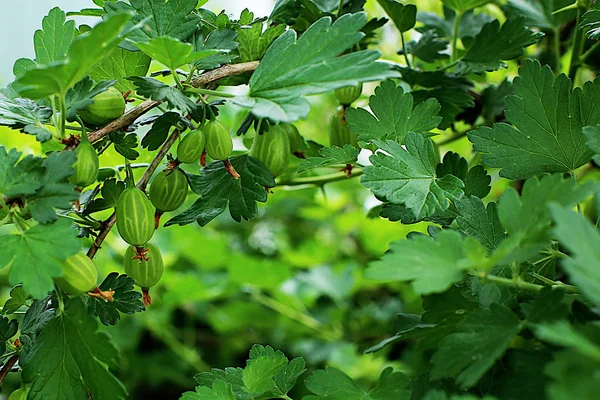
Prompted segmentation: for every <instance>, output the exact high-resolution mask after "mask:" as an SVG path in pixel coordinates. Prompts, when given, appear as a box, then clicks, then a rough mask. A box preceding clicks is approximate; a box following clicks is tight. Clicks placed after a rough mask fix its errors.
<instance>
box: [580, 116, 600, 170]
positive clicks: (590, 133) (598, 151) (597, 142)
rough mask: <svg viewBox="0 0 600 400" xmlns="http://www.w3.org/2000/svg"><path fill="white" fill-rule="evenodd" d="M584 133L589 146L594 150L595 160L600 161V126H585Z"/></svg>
mask: <svg viewBox="0 0 600 400" xmlns="http://www.w3.org/2000/svg"><path fill="white" fill-rule="evenodd" d="M583 135H584V136H585V139H586V144H587V146H588V147H589V149H590V150H591V151H592V152H594V162H596V163H598V162H600V126H599V125H595V126H584V127H583Z"/></svg>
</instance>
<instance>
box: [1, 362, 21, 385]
mask: <svg viewBox="0 0 600 400" xmlns="http://www.w3.org/2000/svg"><path fill="white" fill-rule="evenodd" d="M17 360H19V354H15V355H13V356H12V357H11V358H9V359H8V361H6V364H4V365H3V366H2V369H0V386H2V382H4V378H6V375H8V373H9V372H10V370H11V369H12V367H14V365H15V364H16V363H17Z"/></svg>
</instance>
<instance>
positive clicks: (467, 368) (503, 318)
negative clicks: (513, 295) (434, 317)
mask: <svg viewBox="0 0 600 400" xmlns="http://www.w3.org/2000/svg"><path fill="white" fill-rule="evenodd" d="M520 330H521V322H520V321H519V318H517V316H516V315H515V314H514V313H513V312H512V311H511V310H510V309H508V308H506V307H504V306H501V305H498V304H492V305H491V307H490V308H489V309H479V310H476V311H472V312H470V313H469V314H468V315H467V317H466V318H465V320H464V321H463V322H461V323H459V324H458V326H457V331H456V333H452V334H451V335H449V336H447V337H446V338H445V339H443V340H442V342H441V343H440V348H439V350H438V351H437V352H436V353H435V354H434V355H433V358H432V363H433V369H432V371H431V376H432V378H434V379H440V378H450V377H455V378H456V383H458V384H459V385H460V387H461V388H463V389H465V388H469V387H471V386H473V385H475V384H476V383H477V381H478V380H479V379H480V378H481V377H482V376H483V374H484V373H485V372H486V371H487V370H488V369H489V368H490V367H491V366H492V365H494V363H495V362H496V360H498V359H499V358H500V357H501V356H502V355H503V354H504V352H505V351H506V348H507V347H508V345H509V344H510V342H511V341H512V340H513V338H514V337H515V336H516V335H517V334H518V333H519V332H520Z"/></svg>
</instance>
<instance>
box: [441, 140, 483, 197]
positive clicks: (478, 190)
mask: <svg viewBox="0 0 600 400" xmlns="http://www.w3.org/2000/svg"><path fill="white" fill-rule="evenodd" d="M435 172H436V175H437V176H438V177H439V178H443V177H444V176H446V175H453V176H455V177H457V178H459V179H460V180H461V181H463V183H464V184H465V188H464V193H465V196H477V197H479V198H481V199H483V198H484V197H485V196H487V195H488V193H489V192H490V190H491V187H490V183H491V181H492V178H491V177H490V176H489V175H488V174H487V172H486V171H485V169H484V168H483V167H482V166H481V165H476V166H474V167H473V168H471V169H469V163H468V162H467V160H466V159H464V158H463V157H461V156H460V155H459V154H458V153H454V152H452V151H449V152H448V153H446V154H444V159H443V160H442V162H441V163H440V164H438V165H437V167H436V169H435Z"/></svg>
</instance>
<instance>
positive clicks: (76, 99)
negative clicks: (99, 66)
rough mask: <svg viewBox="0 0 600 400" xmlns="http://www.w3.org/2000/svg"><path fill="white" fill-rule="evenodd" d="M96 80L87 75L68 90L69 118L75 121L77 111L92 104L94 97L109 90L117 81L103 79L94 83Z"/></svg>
mask: <svg viewBox="0 0 600 400" xmlns="http://www.w3.org/2000/svg"><path fill="white" fill-rule="evenodd" d="M94 83H95V82H94V81H93V80H92V79H91V78H90V77H89V76H86V77H85V78H83V79H82V80H80V81H79V82H77V84H75V86H73V87H72V88H71V89H69V90H68V91H67V95H66V99H65V100H66V102H67V120H68V121H75V120H76V119H77V111H79V110H81V109H83V108H85V106H87V105H88V104H92V102H93V100H92V98H93V97H94V96H96V95H98V94H100V93H102V92H105V91H106V90H108V89H109V88H110V87H111V86H113V85H114V84H115V83H116V81H114V80H113V81H102V82H99V83H98V84H96V85H94Z"/></svg>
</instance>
